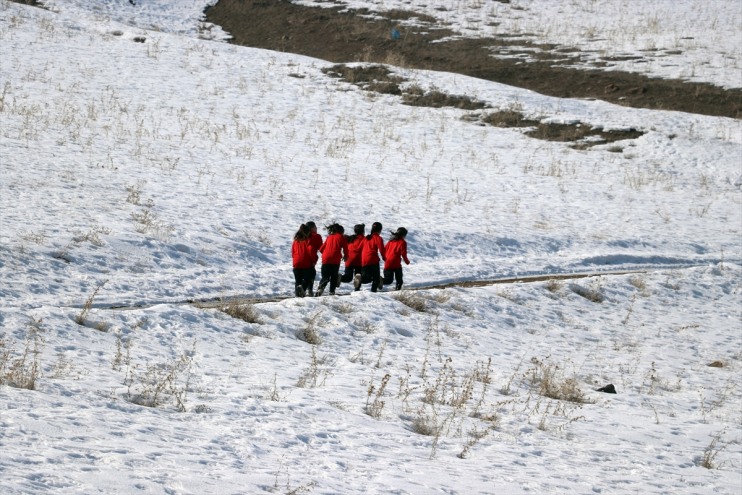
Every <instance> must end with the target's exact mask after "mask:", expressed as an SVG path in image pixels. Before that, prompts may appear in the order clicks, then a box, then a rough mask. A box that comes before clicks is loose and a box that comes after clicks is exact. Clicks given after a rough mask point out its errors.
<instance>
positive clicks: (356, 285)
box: [353, 273, 361, 290]
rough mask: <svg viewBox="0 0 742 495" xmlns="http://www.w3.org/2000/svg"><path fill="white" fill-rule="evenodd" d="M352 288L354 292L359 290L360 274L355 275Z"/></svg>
mask: <svg viewBox="0 0 742 495" xmlns="http://www.w3.org/2000/svg"><path fill="white" fill-rule="evenodd" d="M353 288H354V289H355V290H358V289H360V288H361V274H360V273H356V276H355V277H353Z"/></svg>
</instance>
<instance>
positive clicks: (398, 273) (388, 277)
mask: <svg viewBox="0 0 742 495" xmlns="http://www.w3.org/2000/svg"><path fill="white" fill-rule="evenodd" d="M395 278H396V279H397V285H396V289H397V290H399V289H401V288H402V284H403V283H404V280H403V279H402V267H401V266H400V267H399V268H395V269H394V270H384V285H389V284H391V283H392V282H394V279H395Z"/></svg>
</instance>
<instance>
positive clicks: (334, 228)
mask: <svg viewBox="0 0 742 495" xmlns="http://www.w3.org/2000/svg"><path fill="white" fill-rule="evenodd" d="M325 229H327V233H328V234H342V233H344V232H345V229H344V228H343V226H342V225H340V224H339V223H333V224H330V225H328V226H327V227H325Z"/></svg>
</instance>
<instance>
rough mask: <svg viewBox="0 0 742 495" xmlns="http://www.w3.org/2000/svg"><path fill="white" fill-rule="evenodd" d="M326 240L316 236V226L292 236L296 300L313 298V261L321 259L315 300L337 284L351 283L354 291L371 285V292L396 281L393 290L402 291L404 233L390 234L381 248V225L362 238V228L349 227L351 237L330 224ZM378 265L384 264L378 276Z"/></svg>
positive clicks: (304, 227) (400, 230) (332, 291)
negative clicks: (343, 265) (342, 265)
mask: <svg viewBox="0 0 742 495" xmlns="http://www.w3.org/2000/svg"><path fill="white" fill-rule="evenodd" d="M326 228H327V239H325V240H324V242H323V241H322V236H321V235H319V234H318V233H317V225H316V224H315V223H314V222H307V223H305V224H302V225H301V226H300V227H299V230H298V231H297V232H296V234H295V235H294V243H293V245H292V247H291V252H292V258H293V262H294V279H295V283H296V287H295V294H296V296H297V297H304V296H305V295H309V296H313V295H315V294H314V292H313V286H314V279H315V277H316V276H317V270H316V268H315V267H316V266H317V261H318V260H319V256H320V254H321V255H322V268H321V276H320V281H319V285H318V287H317V293H316V295H317V296H321V295H322V293H323V292H324V291H325V288H326V287H327V285H328V284H329V285H330V295H335V289H337V287H338V286H339V285H340V283H341V282H345V283H348V282H351V281H352V282H353V287H354V289H355V290H356V291H358V290H361V285H363V284H368V283H370V284H371V292H377V291H379V290H381V289H382V288H383V287H384V285H390V284H391V283H392V282H394V281H395V280H396V285H395V289H396V290H400V289H401V288H402V283H403V279H402V261H404V262H405V263H406V264H408V265H409V264H410V260H409V259H407V241H405V237H407V229H405V228H404V227H400V228H398V229H397V230H396V232H392V233H391V234H392V235H391V238H390V239H389V241H388V242H387V243H386V245H385V244H384V240H383V239H382V238H381V229H382V225H381V223H379V222H374V223H373V225H371V233H370V234H369V235H366V225H365V224H362V223H361V224H358V225H356V226H355V227H353V235H345V229H344V228H343V226H342V225H340V224H337V223H334V224H332V225H328V226H327V227H326ZM343 260H344V261H345V273H343V274H342V275H340V262H341V261H343ZM381 261H384V273H383V276H382V273H381Z"/></svg>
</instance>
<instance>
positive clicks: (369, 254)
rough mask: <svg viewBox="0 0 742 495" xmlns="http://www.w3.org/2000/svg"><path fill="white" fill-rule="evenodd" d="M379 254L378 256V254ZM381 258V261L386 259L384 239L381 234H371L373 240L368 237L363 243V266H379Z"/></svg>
mask: <svg viewBox="0 0 742 495" xmlns="http://www.w3.org/2000/svg"><path fill="white" fill-rule="evenodd" d="M377 253H378V254H377ZM379 256H381V259H382V260H383V259H386V258H384V256H385V254H384V239H382V238H381V236H380V235H379V234H371V239H369V238H368V237H367V238H366V239H365V240H364V241H363V251H362V252H361V265H363V266H368V265H378V264H379Z"/></svg>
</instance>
